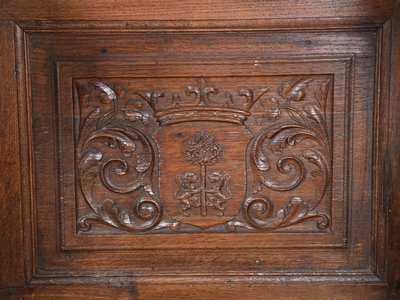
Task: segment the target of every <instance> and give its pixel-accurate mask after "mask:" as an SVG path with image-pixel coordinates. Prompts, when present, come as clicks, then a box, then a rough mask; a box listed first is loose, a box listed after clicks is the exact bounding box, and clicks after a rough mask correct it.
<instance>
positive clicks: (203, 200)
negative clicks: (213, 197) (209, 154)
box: [200, 164, 207, 216]
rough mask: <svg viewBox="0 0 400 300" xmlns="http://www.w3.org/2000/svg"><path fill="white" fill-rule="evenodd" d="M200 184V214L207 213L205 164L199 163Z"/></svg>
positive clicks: (204, 214)
mask: <svg viewBox="0 0 400 300" xmlns="http://www.w3.org/2000/svg"><path fill="white" fill-rule="evenodd" d="M200 184H201V187H200V189H201V194H200V215H202V216H206V215H207V206H206V165H205V164H200Z"/></svg>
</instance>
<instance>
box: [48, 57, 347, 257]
mask: <svg viewBox="0 0 400 300" xmlns="http://www.w3.org/2000/svg"><path fill="white" fill-rule="evenodd" d="M352 60H353V58H352V56H339V57H333V58H329V57H326V58H313V57H308V58H301V59H298V60H296V59H293V60H292V61H291V62H290V63H281V62H280V61H274V59H259V60H258V66H257V68H258V70H259V73H258V74H246V73H248V72H249V70H251V68H252V67H253V66H252V65H251V64H250V63H249V61H248V60H247V59H240V60H239V59H236V61H235V64H232V66H229V67H228V68H231V69H232V73H234V72H237V74H234V75H235V76H226V75H222V76H221V75H219V76H218V75H216V74H215V71H214V74H213V73H211V74H210V76H205V75H203V76H187V75H186V76H176V77H171V76H158V77H150V76H139V77H138V76H128V77H115V78H107V77H100V78H99V77H90V76H89V77H87V76H85V77H82V75H83V74H84V71H85V70H87V67H85V66H84V65H82V64H81V63H76V62H54V66H55V69H56V70H57V72H56V73H55V74H54V75H55V76H56V78H55V80H56V81H59V83H58V85H59V92H58V95H60V96H59V97H58V101H59V103H58V107H60V110H59V113H60V116H59V119H60V120H63V121H62V122H61V123H60V125H59V126H60V128H61V131H60V134H59V136H58V139H59V142H60V147H61V148H62V149H63V151H62V156H60V162H61V166H62V171H61V173H60V176H61V177H62V178H63V179H62V181H61V184H62V185H63V188H61V190H62V191H63V194H64V195H61V196H62V198H63V199H65V200H64V202H63V204H62V207H61V211H62V219H61V222H62V224H63V225H62V229H63V231H64V234H63V235H62V237H63V238H62V245H63V246H62V247H63V249H66V250H67V249H78V248H82V247H84V248H86V247H90V248H93V247H94V248H98V247H99V246H98V239H99V238H100V236H101V235H105V236H108V237H110V236H114V238H107V239H106V240H105V241H103V242H102V246H101V247H102V248H104V247H112V245H113V244H114V242H115V241H118V240H119V239H120V238H121V237H124V239H125V240H126V236H127V235H128V236H130V235H132V234H133V236H132V237H131V238H130V239H131V240H132V244H126V246H128V247H132V245H138V246H139V245H140V247H147V246H146V245H151V243H149V242H148V241H149V239H148V238H147V237H145V236H147V235H148V234H154V238H155V239H157V240H158V241H160V244H162V245H164V246H165V245H170V246H174V240H173V239H171V238H170V235H171V234H173V235H174V236H177V235H181V238H180V240H183V241H184V240H187V241H191V243H193V239H192V238H191V237H190V236H187V235H186V234H187V233H190V234H199V233H205V234H206V236H207V235H208V236H210V239H209V242H210V243H209V246H212V245H219V244H220V242H218V239H214V238H211V237H212V236H215V234H217V233H219V234H232V233H237V234H240V235H242V236H243V238H245V239H246V241H247V243H248V244H249V245H251V244H254V243H255V241H254V240H253V239H252V238H251V236H250V235H248V234H253V233H257V232H258V235H260V238H261V240H262V241H263V242H262V243H264V244H265V245H268V244H269V245H274V244H281V243H282V241H289V242H288V243H289V244H290V243H291V242H290V237H289V236H287V235H286V234H288V233H291V234H294V235H296V234H297V235H299V234H301V236H302V238H301V244H302V245H313V244H315V243H318V244H323V245H326V244H327V243H328V244H329V245H330V246H331V247H346V235H347V233H346V216H347V201H348V200H347V198H346V197H345V195H346V190H345V188H346V185H345V181H346V175H345V172H346V162H345V157H346V154H347V151H348V144H347V127H348V122H347V120H346V115H345V110H346V108H347V106H348V105H349V95H348V94H347V90H346V87H348V86H350V84H351V82H350V78H351V73H352ZM229 62H230V61H228V62H227V63H226V65H224V67H225V68H227V65H228V63H229ZM196 63H197V64H200V63H198V62H194V64H196ZM89 64H90V65H91V68H92V69H93V72H96V73H97V72H98V68H101V69H103V70H104V69H105V68H108V67H106V66H104V64H103V63H101V64H98V63H95V62H94V63H89ZM117 64H118V62H117ZM203 64H204V63H203ZM85 65H88V63H86V64H85ZM139 66H140V65H139ZM293 66H295V68H296V69H297V70H295V71H294V72H293V71H290V70H291V69H292V68H293ZM317 66H318V71H319V72H315V73H312V74H305V73H302V72H301V70H302V69H305V68H310V67H315V68H317ZM200 67H201V66H200ZM135 68H136V69H138V68H140V67H138V66H135V64H133V65H132V69H135ZM163 68H166V69H168V68H170V70H171V71H170V72H171V73H178V74H179V72H181V73H182V70H184V69H185V68H186V64H182V65H181V66H178V67H177V66H176V65H173V64H168V63H166V64H165V66H164V67H163ZM202 68H203V69H204V68H205V67H204V66H202ZM207 68H209V69H211V65H210V66H208V65H207V64H206V69H207ZM215 68H218V65H215V64H214V65H212V69H215ZM273 68H276V69H281V70H282V73H283V74H285V75H278V74H276V75H271V74H268V70H271V69H273ZM147 72H154V70H151V69H150V70H149V71H147ZM144 73H145V72H144ZM290 73H293V74H290ZM85 75H88V74H85ZM89 75H90V74H89ZM127 75H129V73H128V74H127ZM143 75H146V73H145V74H143ZM69 97H70V99H71V100H68V101H63V99H64V98H65V99H67V98H69ZM71 104H72V105H71ZM334 109H335V110H336V111H337V113H336V114H335V115H334V114H333V110H334ZM72 116H73V118H72ZM71 140H73V141H74V145H75V146H74V147H71V144H70V141H71ZM335 144H341V145H343V147H339V148H335V147H334V145H335ZM71 160H73V161H74V164H73V165H72V164H71V163H70V162H71ZM65 174H71V175H73V176H72V177H70V176H65ZM274 232H276V235H275V236H276V238H274V239H273V240H271V239H269V238H268V237H267V235H265V233H274ZM280 232H281V233H286V234H284V235H282V234H279V233H280ZM316 233H317V235H315V234H316ZM143 234H145V236H143V237H141V236H142V235H143ZM134 236H136V237H134ZM288 239H289V240H288ZM124 244H125V243H124ZM296 244H298V242H296ZM107 245H108V246H107ZM293 245H294V244H293Z"/></svg>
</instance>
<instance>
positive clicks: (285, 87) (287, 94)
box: [278, 78, 312, 101]
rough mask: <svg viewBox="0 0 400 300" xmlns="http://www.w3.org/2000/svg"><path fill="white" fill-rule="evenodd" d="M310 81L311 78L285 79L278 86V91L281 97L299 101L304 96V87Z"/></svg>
mask: <svg viewBox="0 0 400 300" xmlns="http://www.w3.org/2000/svg"><path fill="white" fill-rule="evenodd" d="M311 81H312V79H303V78H302V79H300V80H297V81H291V82H290V81H286V82H284V83H282V85H281V86H280V87H279V90H278V93H279V95H280V96H281V97H282V98H285V99H288V100H293V101H301V100H302V99H303V98H304V96H305V92H304V89H305V88H306V87H307V86H308V85H307V84H308V83H309V82H311Z"/></svg>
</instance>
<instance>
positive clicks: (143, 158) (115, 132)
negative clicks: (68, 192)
mask: <svg viewBox="0 0 400 300" xmlns="http://www.w3.org/2000/svg"><path fill="white" fill-rule="evenodd" d="M90 85H92V86H93V87H95V90H97V91H98V92H97V93H96V94H97V98H98V100H99V103H100V104H99V105H97V106H96V105H95V106H92V105H91V103H90V100H91V95H90V94H89V93H86V92H85V89H86V87H85V85H83V84H81V83H80V82H78V81H76V82H75V87H76V90H77V93H78V97H79V98H80V103H81V112H82V111H89V113H88V114H87V117H86V118H82V120H83V121H82V122H81V131H80V137H79V141H78V146H77V154H78V164H77V166H78V168H77V169H78V173H79V175H78V178H79V185H80V189H81V191H82V194H83V196H84V199H85V200H86V203H87V204H88V205H89V207H90V208H91V209H92V211H93V213H89V214H87V215H85V216H83V217H81V218H80V219H79V220H78V225H79V229H80V230H82V231H88V230H90V229H91V222H92V221H97V222H100V223H105V224H108V225H111V226H113V227H115V228H119V229H123V230H127V231H146V230H150V229H152V228H154V227H156V226H157V225H158V224H159V223H160V221H161V219H162V216H163V208H162V206H161V204H160V201H159V200H158V198H157V197H156V196H155V194H154V191H153V186H152V172H153V168H154V150H153V147H152V145H151V143H150V141H149V140H148V138H147V137H146V136H145V135H144V134H143V133H142V132H141V131H140V130H138V129H137V128H135V127H132V126H130V125H129V123H130V122H136V121H140V122H141V123H142V125H143V126H146V125H147V123H148V118H149V115H148V114H147V113H145V112H143V111H140V110H138V109H137V108H140V107H141V105H142V104H141V103H140V102H138V101H134V100H130V99H129V100H126V99H125V93H124V91H123V90H122V89H121V87H119V86H114V85H112V84H110V83H108V82H104V81H92V82H90ZM121 120H122V121H128V122H129V123H128V124H126V123H123V122H122V123H121V122H120V121H121ZM99 189H100V190H101V189H105V190H104V191H103V192H101V193H99V192H98V190H99ZM139 189H143V192H142V193H141V195H140V196H138V195H135V193H134V192H135V191H138V190H139ZM95 193H96V195H97V196H96V197H95V196H94V194H95ZM103 195H104V196H103ZM114 195H115V198H114ZM121 195H127V197H125V198H124V199H125V200H124V201H118V200H117V199H121ZM101 198H102V199H101ZM113 198H114V199H113Z"/></svg>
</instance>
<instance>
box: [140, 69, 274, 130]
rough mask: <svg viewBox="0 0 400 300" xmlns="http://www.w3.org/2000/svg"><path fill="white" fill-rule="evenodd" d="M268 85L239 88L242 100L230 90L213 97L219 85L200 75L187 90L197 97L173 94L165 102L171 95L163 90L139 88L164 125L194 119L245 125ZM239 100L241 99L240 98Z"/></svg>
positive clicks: (187, 93) (189, 93) (216, 93)
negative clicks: (191, 97) (208, 82)
mask: <svg viewBox="0 0 400 300" xmlns="http://www.w3.org/2000/svg"><path fill="white" fill-rule="evenodd" d="M267 91H268V89H267V88H263V89H261V90H258V91H253V90H251V89H249V88H246V87H243V88H240V89H239V93H238V95H239V96H240V97H244V99H243V98H242V99H241V101H240V102H241V103H236V102H234V101H233V100H232V94H231V93H227V92H226V93H224V95H223V98H222V99H213V98H214V97H212V98H210V94H213V95H214V96H216V97H217V96H218V95H219V94H220V91H219V88H218V87H216V86H213V85H208V84H207V81H206V80H205V79H204V78H203V77H201V78H199V79H198V80H197V82H196V84H195V85H189V86H187V87H186V89H185V91H184V92H185V95H186V96H192V95H195V97H194V99H190V100H186V99H185V100H182V96H180V95H178V94H172V95H171V96H170V97H171V99H170V100H169V101H168V103H166V104H161V102H163V103H165V102H164V101H165V98H168V97H167V96H166V95H165V93H164V91H163V90H159V89H157V90H153V91H137V92H136V93H137V94H138V95H139V96H141V97H142V98H143V99H144V100H145V101H147V103H149V105H150V106H151V108H152V109H153V111H154V117H156V118H157V120H158V122H160V124H161V125H168V124H174V123H181V122H192V121H223V122H231V123H236V124H243V122H244V121H245V120H246V119H247V116H249V115H250V112H249V111H250V109H251V108H252V107H253V105H254V104H255V102H256V101H257V100H258V99H259V98H260V97H261V95H263V94H264V93H265V92H267ZM238 102H239V101H238Z"/></svg>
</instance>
